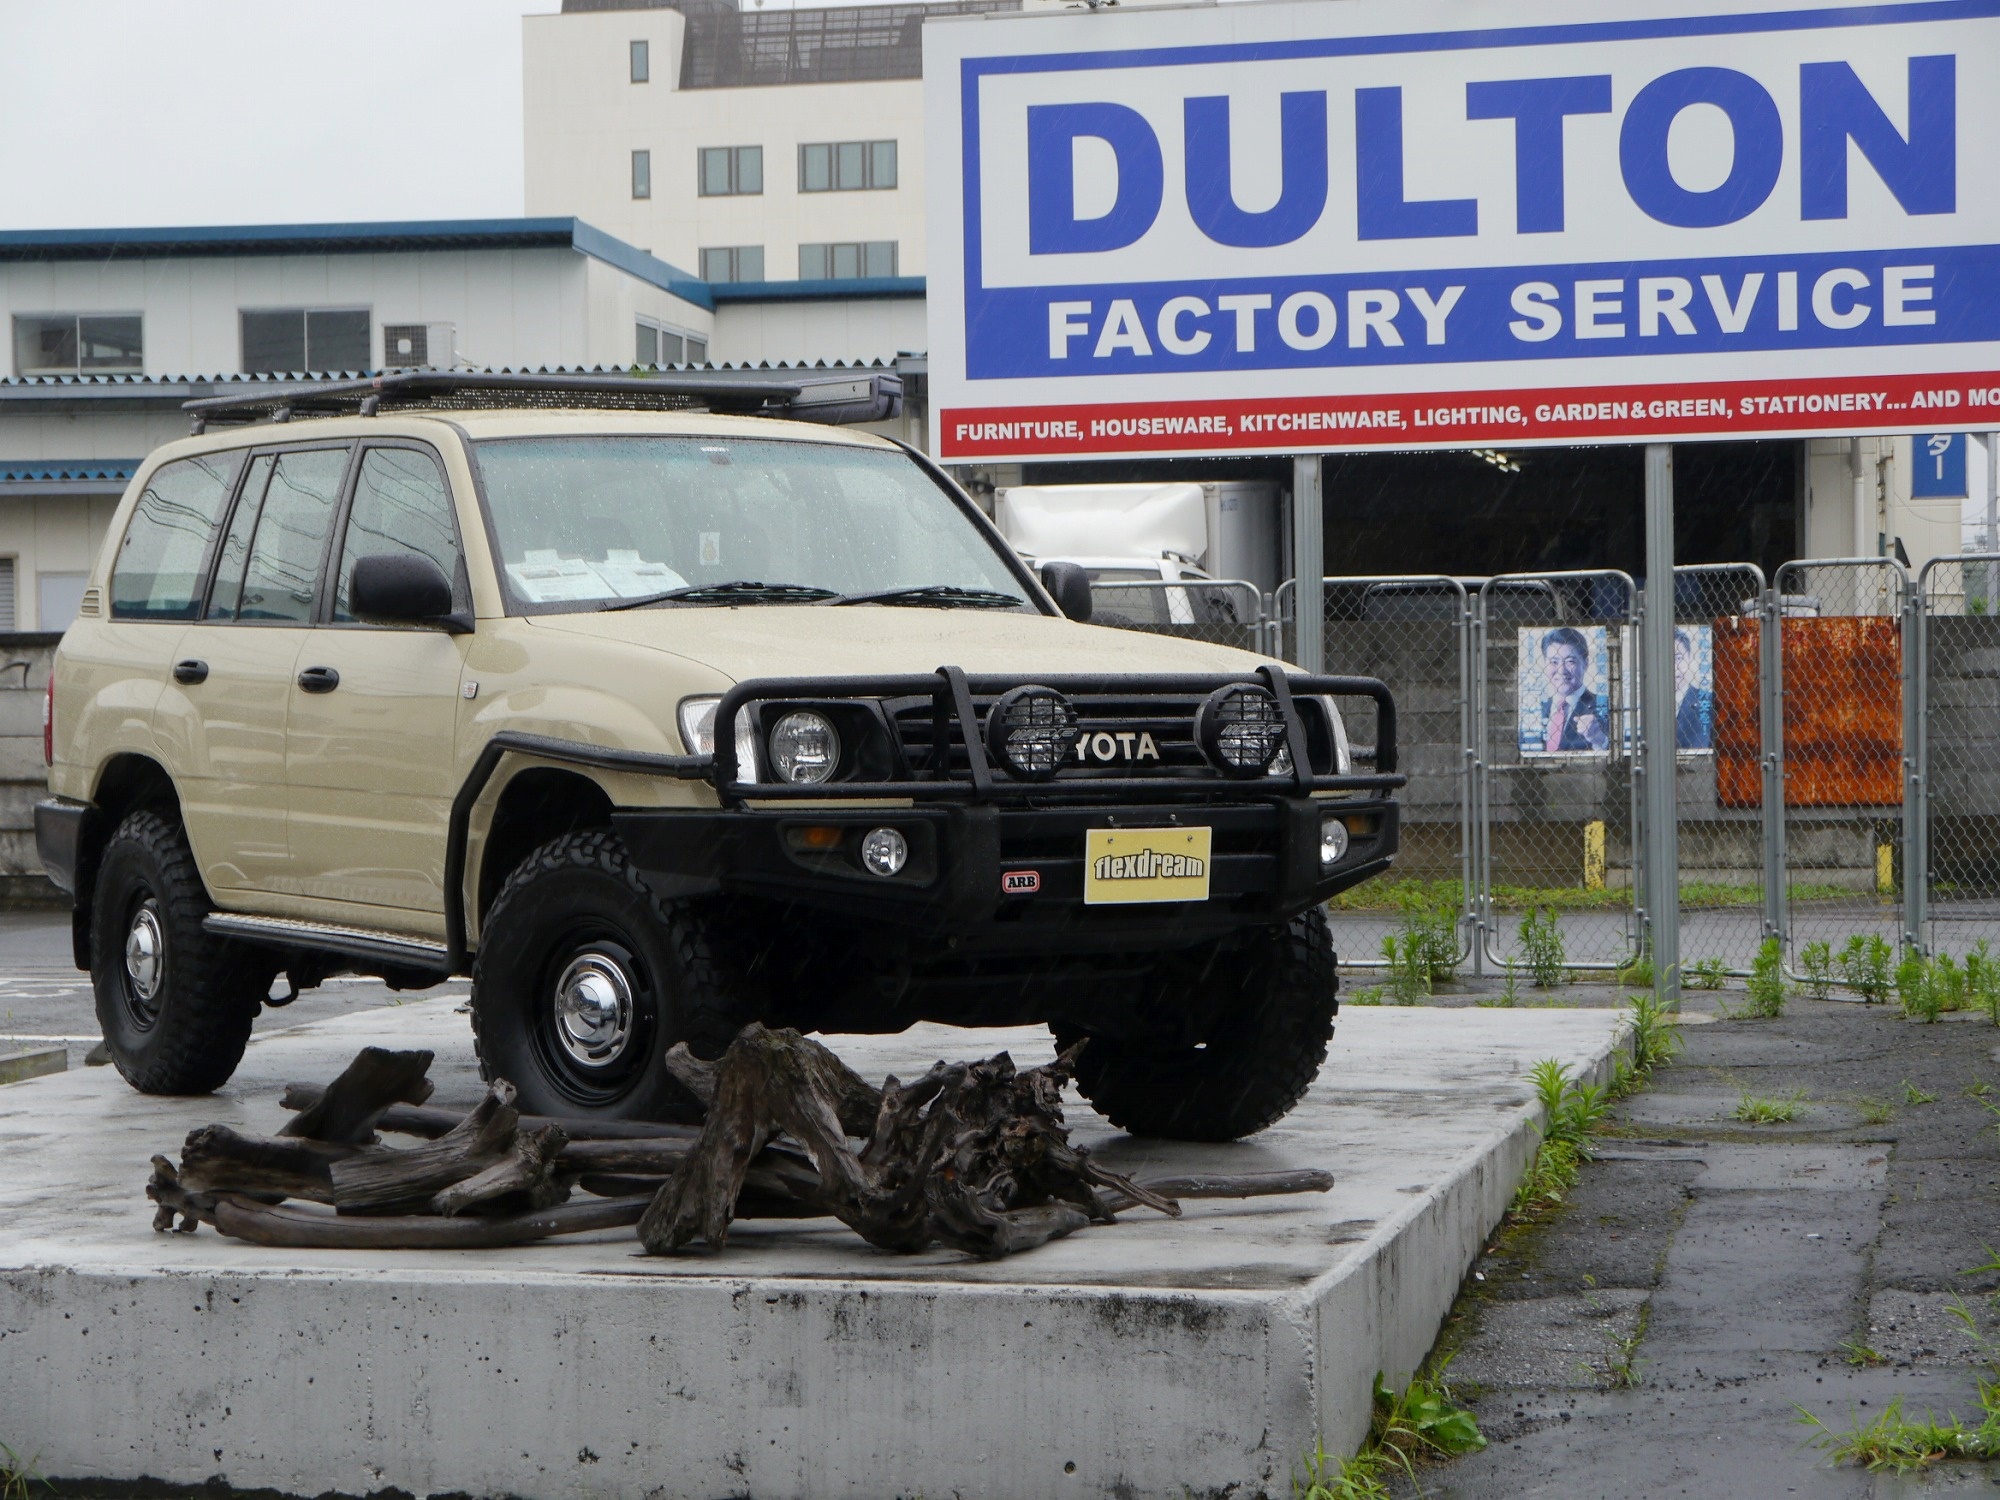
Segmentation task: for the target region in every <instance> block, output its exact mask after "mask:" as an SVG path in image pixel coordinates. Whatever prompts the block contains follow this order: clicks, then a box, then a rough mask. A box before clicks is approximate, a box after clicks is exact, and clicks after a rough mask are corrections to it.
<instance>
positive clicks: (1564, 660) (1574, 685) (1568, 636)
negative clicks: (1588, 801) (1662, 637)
mask: <svg viewBox="0 0 2000 1500" xmlns="http://www.w3.org/2000/svg"><path fill="white" fill-rule="evenodd" d="M1541 644H1542V671H1543V674H1544V675H1545V676H1546V677H1547V679H1548V685H1549V692H1548V696H1547V697H1546V698H1544V699H1542V702H1541V730H1540V733H1539V734H1537V735H1535V737H1534V741H1533V743H1532V744H1525V745H1524V746H1523V748H1524V749H1529V750H1531V751H1538V752H1540V753H1541V754H1544V755H1557V754H1562V753H1565V752H1567V753H1572V754H1574V753H1586V754H1587V753H1589V752H1591V751H1601V750H1605V749H1608V748H1609V747H1610V744H1611V731H1610V729H1609V727H1608V726H1607V725H1606V723H1605V713H1604V705H1603V703H1602V702H1601V701H1599V699H1598V696H1597V694H1596V693H1595V692H1594V691H1592V690H1591V689H1590V688H1588V687H1586V686H1585V685H1584V683H1585V679H1586V678H1587V677H1588V676H1589V673H1590V643H1589V642H1588V641H1587V640H1585V639H1584V635H1583V632H1582V631H1580V630H1576V629H1574V628H1572V627H1571V626H1568V625H1562V626H1558V627H1557V628H1556V629H1554V630H1551V631H1550V632H1548V634H1546V635H1544V636H1543V637H1542V643H1541ZM1523 739H1524V740H1526V739H1527V736H1526V735H1525V734H1524V735H1523Z"/></svg>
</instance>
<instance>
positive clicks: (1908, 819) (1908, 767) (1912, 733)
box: [1903, 559, 1935, 953]
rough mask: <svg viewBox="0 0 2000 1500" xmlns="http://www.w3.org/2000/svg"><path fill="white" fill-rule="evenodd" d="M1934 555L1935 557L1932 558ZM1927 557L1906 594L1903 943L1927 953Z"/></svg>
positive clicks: (1929, 664) (1928, 753)
mask: <svg viewBox="0 0 2000 1500" xmlns="http://www.w3.org/2000/svg"><path fill="white" fill-rule="evenodd" d="M1932 561H1935V559H1933V560H1932ZM1930 566H1931V565H1930V563H1925V564H1924V567H1923V570H1922V571H1921V572H1920V573H1918V575H1917V582H1916V585H1915V586H1914V587H1911V586H1910V585H1909V584H1908V583H1907V582H1906V583H1905V585H1904V589H1905V593H1904V598H1903V947H1904V948H1905V949H1906V950H1907V951H1909V952H1911V953H1923V952H1925V951H1926V949H1927V946H1928V945H1927V944H1926V943H1925V942H1924V922H1925V919H1926V916H1927V913H1926V911H1925V907H1926V905H1927V902H1928V898H1929V895H1930V816H1929V813H1930V808H1929V803H1930V775H1929V772H1930V746H1929V740H1930V733H1929V731H1930V715H1929V713H1928V707H1929V701H1930V675H1931V670H1930V669H1931V661H1930V616H1929V613H1928V611H1926V610H1925V608H1924V584H1925V581H1926V580H1927V579H1928V578H1929V577H1930Z"/></svg>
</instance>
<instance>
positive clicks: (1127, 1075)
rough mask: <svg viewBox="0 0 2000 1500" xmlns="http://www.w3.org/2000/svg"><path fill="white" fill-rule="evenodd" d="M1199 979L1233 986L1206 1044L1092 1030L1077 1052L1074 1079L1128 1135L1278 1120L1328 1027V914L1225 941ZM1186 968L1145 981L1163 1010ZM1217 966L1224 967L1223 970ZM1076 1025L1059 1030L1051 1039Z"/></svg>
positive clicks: (1332, 996) (1243, 1128)
mask: <svg viewBox="0 0 2000 1500" xmlns="http://www.w3.org/2000/svg"><path fill="white" fill-rule="evenodd" d="M1224 953H1225V956H1223V957H1221V958H1219V959H1218V961H1216V962H1213V963H1211V964H1209V965H1207V970H1208V972H1207V974H1206V976H1205V977H1204V979H1203V980H1202V982H1203V983H1206V984H1214V983H1218V982H1223V983H1229V984H1230V986H1231V988H1232V990H1233V991H1234V992H1233V993H1232V994H1230V995H1229V996H1228V997H1227V999H1226V1001H1225V1003H1224V1004H1223V1006H1222V1007H1221V1009H1220V1011H1219V1013H1218V1019H1217V1021H1216V1023H1215V1024H1214V1026H1213V1027H1212V1028H1211V1029H1210V1031H1209V1035H1208V1037H1207V1038H1206V1040H1205V1042H1203V1043H1202V1044H1200V1045H1170V1044H1164V1043H1154V1042H1146V1041H1143V1040H1134V1039H1131V1038H1126V1037H1093V1038H1091V1042H1090V1045H1089V1046H1087V1047H1085V1048H1084V1049H1083V1056H1082V1057H1081V1058H1080V1059H1079V1060H1078V1066H1077V1075H1076V1086H1077V1088H1078V1089H1079V1090H1080V1091H1081V1092H1082V1094H1083V1096H1084V1097H1085V1098H1086V1099H1088V1100H1090V1102H1091V1103H1092V1104H1093V1105H1094V1106H1095V1107H1096V1109H1097V1111H1098V1113H1099V1114H1101V1115H1103V1116H1104V1117H1105V1118H1106V1119H1108V1120H1109V1121H1110V1122H1111V1123H1112V1124H1114V1125H1116V1126H1118V1127H1119V1129H1121V1130H1128V1131H1130V1132H1131V1133H1132V1134H1134V1135H1150V1136H1162V1137H1164V1138H1166V1139H1168V1140H1176V1141H1233V1140H1238V1139H1240V1138H1241V1137H1243V1136H1246V1135H1254V1134H1255V1133H1256V1132H1258V1131H1260V1130H1262V1129H1264V1128H1265V1127H1266V1126H1268V1125H1271V1124H1273V1123H1275V1122H1276V1121H1278V1120H1280V1119H1282V1118H1284V1116H1285V1115H1286V1114H1287V1113H1289V1112H1290V1111H1291V1109H1292V1106H1294V1105H1295V1104H1297V1103H1298V1102H1299V1100H1300V1099H1302V1098H1304V1097H1305V1092H1306V1089H1307V1088H1308V1087H1310V1086H1311V1084H1312V1081H1313V1079H1314V1077H1316V1076H1317V1075H1318V1073H1319V1069H1320V1064H1322V1063H1323V1062H1325V1061H1326V1045H1327V1042H1328V1040H1329V1039H1330V1038H1331V1037H1332V1035H1333V1019H1334V1016H1335V1014H1336V1013H1337V1012H1338V1011H1339V1008H1340V1002H1339V1000H1338V998H1337V994H1336V992H1337V990H1338V988H1339V978H1338V976H1337V974H1336V973H1335V968H1334V958H1333V944H1332V940H1331V938H1330V937H1329V935H1328V931H1327V925H1326V913H1325V912H1324V911H1322V910H1321V909H1319V908H1318V907H1314V908H1313V909H1312V910H1311V911H1309V912H1306V913H1304V914H1302V915H1300V916H1297V917H1294V918H1293V919H1292V920H1291V921H1290V922H1288V923H1286V924H1285V925H1283V926H1281V927H1273V928H1270V929H1268V930H1267V931H1265V932H1264V933H1261V934H1259V935H1258V937H1257V938H1256V939H1255V940H1254V941H1253V942H1252V944H1251V945H1250V946H1249V947H1248V948H1247V949H1243V948H1239V949H1236V950H1234V951H1228V950H1224ZM1194 967H1195V966H1192V965H1186V964H1175V965H1166V966H1163V967H1162V970H1161V973H1160V975H1159V977H1157V978H1156V979H1155V981H1154V983H1155V984H1156V985H1158V986H1159V987H1160V992H1159V993H1156V995H1155V997H1154V999H1155V1003H1156V1004H1157V1006H1158V1007H1159V1008H1160V1009H1161V1010H1162V1011H1164V1012H1168V1013H1172V1012H1173V1011H1175V1010H1176V1009H1177V1005H1176V1001H1175V997H1174V996H1173V995H1172V994H1171V993H1167V992H1166V991H1167V990H1169V989H1170V988H1171V987H1173V986H1175V985H1177V984H1185V983H1187V982H1188V976H1189V974H1190V973H1191V972H1193V969H1194ZM1224 976H1229V977H1228V978H1224ZM1074 1035H1075V1033H1067V1034H1066V1033H1064V1032H1061V1031H1059V1032H1058V1041H1059V1042H1067V1041H1068V1040H1072V1039H1073V1037H1074Z"/></svg>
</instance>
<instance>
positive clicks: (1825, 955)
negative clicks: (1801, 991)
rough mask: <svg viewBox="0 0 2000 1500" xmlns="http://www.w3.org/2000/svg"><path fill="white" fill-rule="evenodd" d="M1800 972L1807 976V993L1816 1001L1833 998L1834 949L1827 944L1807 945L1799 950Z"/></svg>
mask: <svg viewBox="0 0 2000 1500" xmlns="http://www.w3.org/2000/svg"><path fill="white" fill-rule="evenodd" d="M1799 972H1800V973H1801V974H1803V975H1804V976H1805V990H1806V993H1807V994H1808V995H1810V996H1812V997H1813V999H1815V1000H1831V999H1832V998H1833V949H1832V947H1831V946H1830V945H1828V944H1826V943H1807V944H1806V945H1805V947H1803V948H1801V949H1799Z"/></svg>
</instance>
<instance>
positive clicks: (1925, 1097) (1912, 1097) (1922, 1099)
mask: <svg viewBox="0 0 2000 1500" xmlns="http://www.w3.org/2000/svg"><path fill="white" fill-rule="evenodd" d="M1903 1102H1904V1103H1905V1104H1935V1103H1937V1102H1938V1096H1937V1095H1936V1094H1927V1093H1925V1092H1924V1091H1923V1090H1922V1089H1920V1088H1918V1087H1917V1086H1916V1085H1915V1084H1914V1083H1912V1082H1910V1080H1909V1079H1907V1078H1905V1079H1904V1080H1903Z"/></svg>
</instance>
